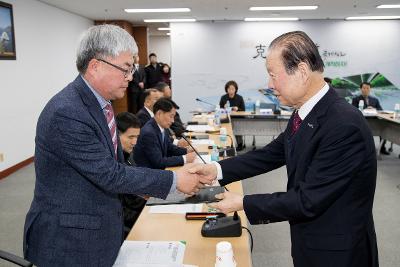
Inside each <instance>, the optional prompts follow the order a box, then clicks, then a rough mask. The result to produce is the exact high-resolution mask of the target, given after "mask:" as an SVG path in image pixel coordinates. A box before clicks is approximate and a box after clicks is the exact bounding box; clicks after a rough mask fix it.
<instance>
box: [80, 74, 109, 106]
mask: <svg viewBox="0 0 400 267" xmlns="http://www.w3.org/2000/svg"><path fill="white" fill-rule="evenodd" d="M81 78H82V80H83V81H84V82H85V83H86V85H87V87H89V89H90V91H92V93H93V94H94V96H95V97H96V99H97V102H99V104H100V107H101V109H104V108H105V107H106V106H107V105H108V104H111V102H110V101H107V100H105V99H104V97H102V96H101V95H100V94H99V93H98V92H97V91H96V90H95V89H93V87H92V86H90V84H89V82H88V81H86V80H85V78H83V76H82V75H81Z"/></svg>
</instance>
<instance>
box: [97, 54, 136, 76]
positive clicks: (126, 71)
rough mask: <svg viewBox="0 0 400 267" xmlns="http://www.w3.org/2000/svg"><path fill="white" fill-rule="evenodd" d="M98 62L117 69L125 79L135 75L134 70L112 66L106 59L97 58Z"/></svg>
mask: <svg viewBox="0 0 400 267" xmlns="http://www.w3.org/2000/svg"><path fill="white" fill-rule="evenodd" d="M96 60H98V61H101V62H104V63H106V64H108V65H110V66H112V67H114V68H116V69H117V70H120V71H122V72H123V73H124V77H125V78H128V76H129V75H133V72H134V68H132V69H124V68H121V67H120V66H117V65H115V64H112V63H111V62H108V61H107V60H104V59H101V58H96Z"/></svg>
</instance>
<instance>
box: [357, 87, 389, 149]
mask: <svg viewBox="0 0 400 267" xmlns="http://www.w3.org/2000/svg"><path fill="white" fill-rule="evenodd" d="M360 91H361V95H359V96H356V97H354V98H353V101H352V105H353V106H355V107H356V108H358V104H359V102H360V101H361V100H362V101H364V107H363V108H364V109H366V108H375V109H376V110H382V107H381V104H380V103H379V100H378V98H376V97H373V96H370V93H371V84H370V83H368V82H362V83H361V84H360ZM385 145H386V140H384V141H383V143H382V147H381V151H380V152H381V154H384V155H389V154H390V153H389V152H388V151H387V150H386V147H385Z"/></svg>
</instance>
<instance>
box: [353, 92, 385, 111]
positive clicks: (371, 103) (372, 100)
mask: <svg viewBox="0 0 400 267" xmlns="http://www.w3.org/2000/svg"><path fill="white" fill-rule="evenodd" d="M360 100H363V101H364V108H367V107H369V106H370V107H373V108H376V109H377V110H382V107H381V104H380V103H379V100H378V98H376V97H373V96H368V105H367V101H366V99H365V97H364V96H362V95H359V96H356V97H354V98H353V100H352V102H351V104H352V105H353V106H355V107H356V108H358V103H359V102H360Z"/></svg>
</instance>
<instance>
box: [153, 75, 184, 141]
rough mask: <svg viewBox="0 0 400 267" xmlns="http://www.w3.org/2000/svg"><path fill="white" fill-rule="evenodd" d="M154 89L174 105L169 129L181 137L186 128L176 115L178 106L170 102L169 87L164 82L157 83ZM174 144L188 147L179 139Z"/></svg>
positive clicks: (170, 93) (170, 91) (170, 92)
mask: <svg viewBox="0 0 400 267" xmlns="http://www.w3.org/2000/svg"><path fill="white" fill-rule="evenodd" d="M154 89H156V90H158V91H160V92H161V93H162V94H163V97H165V98H168V99H170V100H171V101H172V103H173V104H174V107H175V109H176V113H175V118H174V122H173V123H172V124H171V127H170V128H171V130H172V131H173V132H174V133H175V134H176V135H177V136H181V135H182V134H183V133H184V132H185V131H186V127H185V125H184V124H183V122H182V119H181V116H180V115H179V113H178V109H179V106H178V105H177V104H176V103H175V102H174V101H173V100H172V90H171V87H170V86H169V85H168V84H166V83H165V82H159V83H158V84H157V85H156V86H155V87H154ZM174 144H175V145H177V146H180V147H184V146H188V144H187V142H186V141H185V139H183V138H181V139H179V140H177V139H175V140H174Z"/></svg>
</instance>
